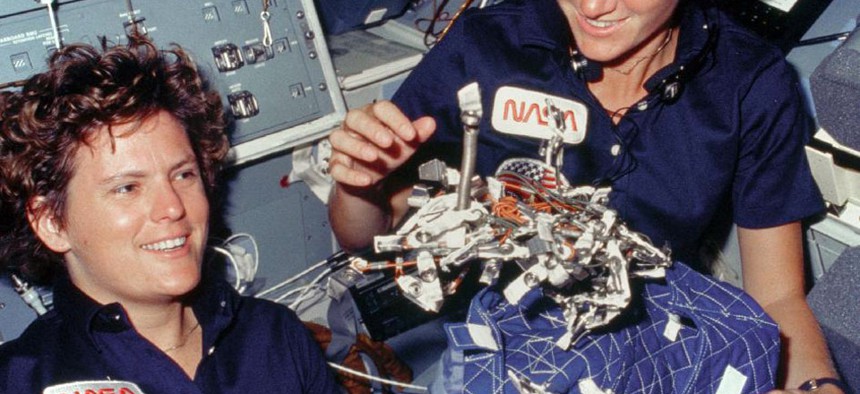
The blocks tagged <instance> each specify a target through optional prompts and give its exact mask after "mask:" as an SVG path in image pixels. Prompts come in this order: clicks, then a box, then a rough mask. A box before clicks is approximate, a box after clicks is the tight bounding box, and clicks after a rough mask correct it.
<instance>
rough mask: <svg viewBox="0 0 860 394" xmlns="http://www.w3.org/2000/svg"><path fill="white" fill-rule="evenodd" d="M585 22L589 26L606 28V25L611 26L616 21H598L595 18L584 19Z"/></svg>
mask: <svg viewBox="0 0 860 394" xmlns="http://www.w3.org/2000/svg"><path fill="white" fill-rule="evenodd" d="M585 22H586V23H588V24H589V25H591V26H594V27H599V28H606V27H609V26H612V25H614V24H615V23H616V22H615V21H599V20H595V19H585Z"/></svg>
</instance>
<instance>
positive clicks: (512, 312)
mask: <svg viewBox="0 0 860 394" xmlns="http://www.w3.org/2000/svg"><path fill="white" fill-rule="evenodd" d="M640 283H642V284H644V285H641V286H639V285H638V284H640ZM632 285H633V286H634V287H633V289H634V294H636V295H634V301H633V302H632V303H631V304H630V305H629V306H628V309H627V311H626V312H625V313H624V314H622V315H621V316H618V317H616V320H617V321H613V322H611V323H610V325H609V326H607V327H605V328H601V329H600V330H595V331H594V332H591V333H589V334H588V335H586V336H584V337H582V338H580V339H579V341H577V342H576V343H574V344H573V345H571V348H570V349H569V350H564V349H562V348H560V347H558V346H556V344H555V342H556V340H557V339H558V338H559V337H560V336H561V335H562V334H563V333H564V332H565V330H566V329H565V319H564V317H563V316H562V313H561V310H560V308H559V307H558V306H556V305H555V304H554V303H553V301H551V300H549V298H547V297H543V296H542V293H541V290H540V289H539V288H538V289H534V290H532V291H531V292H529V293H528V294H527V295H526V296H525V297H523V299H522V300H521V301H520V302H519V305H512V304H510V303H508V302H507V301H506V300H505V298H504V296H503V295H502V294H501V290H500V289H498V288H497V287H496V286H490V287H487V288H485V289H483V290H482V291H481V292H480V293H478V295H476V296H475V298H473V299H472V302H471V306H470V308H469V313H468V317H467V319H466V322H465V323H458V324H449V325H447V326H446V331H447V334H448V345H449V346H448V350H447V351H446V353H445V354H444V356H443V360H442V369H443V371H442V375H441V376H440V378H441V380H440V381H437V382H434V385H433V386H432V387H431V391H433V392H445V393H474V394H489V393H492V394H496V393H518V391H517V389H516V387H515V386H514V382H513V381H512V380H511V378H510V377H509V376H510V375H514V376H516V377H518V378H519V379H520V380H522V378H527V379H528V380H530V381H531V382H533V383H535V384H537V385H543V386H542V387H543V388H544V390H546V392H548V393H554V394H561V393H583V394H595V393H609V392H610V390H611V392H612V393H614V394H620V393H625V394H629V393H691V394H692V393H696V394H698V393H719V394H736V393H764V392H766V391H768V390H770V389H773V388H774V379H775V376H776V370H777V365H778V361H779V349H780V344H779V330H778V327H777V325H776V324H775V323H774V322H773V321H772V320H771V319H770V317H768V316H767V315H766V314H765V312H764V311H763V310H762V309H761V307H760V306H759V305H758V304H757V303H756V302H755V301H754V300H753V299H752V298H751V297H750V296H749V295H747V294H746V293H744V292H743V291H741V290H740V289H738V288H736V287H734V286H732V285H729V284H726V283H723V282H719V281H717V280H715V279H713V278H710V277H707V276H705V275H703V274H700V273H698V272H696V271H693V270H692V269H690V268H689V267H687V266H686V265H683V264H681V263H678V262H676V263H674V264H673V266H672V267H671V268H669V269H667V270H666V279H665V281H663V280H659V281H656V280H649V279H636V280H634V281H633V283H632ZM636 286H639V287H638V288H637V287H636Z"/></svg>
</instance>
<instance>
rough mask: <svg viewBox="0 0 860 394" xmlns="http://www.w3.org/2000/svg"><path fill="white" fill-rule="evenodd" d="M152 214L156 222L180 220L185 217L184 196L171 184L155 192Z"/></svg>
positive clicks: (168, 183)
mask: <svg viewBox="0 0 860 394" xmlns="http://www.w3.org/2000/svg"><path fill="white" fill-rule="evenodd" d="M151 214H152V219H153V220H154V221H156V222H160V221H162V220H169V221H174V220H179V219H181V218H183V217H184V216H185V202H184V201H183V199H182V195H181V194H180V193H179V192H178V191H177V190H176V189H175V188H174V185H172V184H171V183H170V182H166V184H164V185H162V186H161V187H158V188H156V189H155V190H153V196H152V212H151Z"/></svg>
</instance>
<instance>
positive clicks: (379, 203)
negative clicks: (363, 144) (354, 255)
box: [328, 183, 392, 252]
mask: <svg viewBox="0 0 860 394" xmlns="http://www.w3.org/2000/svg"><path fill="white" fill-rule="evenodd" d="M328 211H329V220H330V221H331V228H332V231H333V232H334V235H335V239H337V242H338V244H340V246H341V247H342V248H343V249H344V250H346V251H349V252H356V251H359V250H361V249H364V248H367V247H368V246H370V245H371V244H372V243H373V237H374V236H375V235H378V234H383V233H385V232H387V231H388V230H389V229H390V228H391V223H392V220H391V216H392V212H391V207H390V206H389V203H388V201H387V199H386V198H385V196H384V194H383V191H382V188H381V187H371V188H363V189H362V188H354V187H349V186H345V185H342V184H339V183H335V186H334V188H332V192H331V196H330V198H329V206H328Z"/></svg>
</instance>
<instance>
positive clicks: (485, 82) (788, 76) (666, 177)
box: [392, 0, 824, 262]
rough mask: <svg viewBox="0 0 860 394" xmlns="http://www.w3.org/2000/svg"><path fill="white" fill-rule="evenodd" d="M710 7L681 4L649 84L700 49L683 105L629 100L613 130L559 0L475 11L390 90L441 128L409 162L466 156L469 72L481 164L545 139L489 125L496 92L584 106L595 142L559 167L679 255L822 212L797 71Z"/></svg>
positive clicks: (568, 153)
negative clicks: (478, 117)
mask: <svg viewBox="0 0 860 394" xmlns="http://www.w3.org/2000/svg"><path fill="white" fill-rule="evenodd" d="M701 3H703V2H699V1H682V2H681V4H682V16H681V18H680V20H681V22H680V28H679V34H680V36H679V43H678V49H677V52H676V57H675V58H676V62H675V63H673V64H671V65H669V66H667V67H666V68H665V69H663V70H660V71H659V72H658V73H657V74H656V75H654V76H653V77H652V78H651V79H650V80H649V81H647V82H646V87H647V88H649V89H654V86H655V85H657V84H658V83H659V82H660V81H661V80H662V79H664V78H666V77H667V76H669V75H672V74H674V73H675V71H677V70H678V69H679V68H680V67H681V66H682V65H686V64H691V63H693V59H698V58H699V55H700V54H702V53H704V54H705V55H703V56H704V57H703V59H704V61H703V62H701V64H702V67H701V69H700V70H699V71H698V72H697V73H696V74H695V75H693V76H692V77H690V78H689V80H688V81H686V82H685V83H684V84H683V86H684V89H683V92H682V94H681V95H680V98H679V100H678V101H676V102H675V103H671V104H670V103H667V102H664V101H662V100H660V99H659V98H658V92H656V91H652V92H650V93H649V95H648V96H647V97H645V98H643V99H642V101H641V102H642V103H645V104H647V105H646V106H645V107H647V108H644V109H640V108H631V109H630V111H629V112H628V113H627V114H626V115H625V116H624V118H623V120H622V121H621V122H620V123H619V124H618V125H617V126H615V125H613V124H612V122H611V119H610V117H609V116H608V115H607V113H606V112H605V110H604V109H603V108H602V107H601V106H600V104H599V103H598V102H597V101H596V99H595V98H594V97H593V95H592V94H591V93H590V92H589V91H588V88H587V85H586V83H585V82H584V81H583V79H581V78H580V77H578V76H577V75H576V74H575V73H574V72H573V71H572V69H571V67H570V64H569V61H570V55H569V50H568V48H569V47H570V39H569V31H570V30H569V28H568V26H567V21H566V20H565V19H564V17H563V14H562V11H561V10H560V8H559V6H558V4H557V0H508V1H505V2H503V3H501V4H499V5H497V6H493V7H487V8H485V9H482V10H470V11H467V12H466V13H464V15H463V16H462V17H461V18H460V19H459V20H458V22H457V23H455V25H454V26H453V27H452V28H451V30H450V31H449V32H448V34H447V35H446V36H445V37H444V39H442V41H441V42H440V43H439V44H438V45H437V46H435V47H434V48H433V49H432V50H431V51H430V52H429V53H428V54H427V56H426V57H425V58H424V60H423V61H422V62H421V63H420V64H419V65H418V66H417V67H416V68H415V70H414V71H413V72H412V73H411V74H410V76H409V77H408V78H407V79H406V80H405V81H404V83H403V84H402V85H401V87H400V89H399V90H398V92H397V93H396V94H395V95H394V97H393V99H392V100H393V101H394V102H395V103H396V104H397V105H398V106H400V107H401V108H402V109H403V110H404V112H405V113H406V114H407V115H408V116H410V117H411V118H417V117H419V116H424V115H431V116H433V117H434V118H435V119H436V122H437V125H438V130H437V132H436V134H435V135H434V137H433V138H432V139H431V141H430V143H428V144H425V145H424V146H422V148H421V149H420V151H419V153H418V154H417V155H416V156H415V159H414V160H413V163H412V164H413V165H417V164H420V163H423V162H425V161H427V160H428V159H430V158H441V159H443V160H445V161H447V162H448V163H449V165H452V166H458V164H457V163H458V162H459V159H460V154H461V153H460V152H461V151H462V149H461V144H462V143H461V135H462V128H461V125H460V121H459V109H458V107H457V99H456V97H457V96H456V92H457V90H458V89H459V88H461V87H462V86H464V85H466V84H467V83H470V82H478V84H479V86H480V88H481V93H482V104H483V108H484V111H483V120H482V123H481V131H480V135H479V147H478V155H477V158H478V159H477V160H478V163H477V172H478V173H479V174H480V175H482V176H488V175H492V174H493V173H494V172H495V170H496V169H497V168H498V166H499V164H500V163H501V162H502V161H503V160H505V159H507V158H511V157H533V158H538V156H537V155H538V145H537V144H538V142H536V141H534V140H528V139H524V138H516V137H511V136H508V135H504V134H500V133H498V132H496V131H494V130H493V129H492V128H491V122H490V119H492V115H493V113H494V111H496V109H495V108H493V99H494V97H495V94H496V92H497V90H498V89H499V88H500V87H504V86H515V87H519V88H523V89H527V90H531V91H537V92H543V93H546V94H550V95H554V96H559V97H565V98H570V99H573V100H576V101H578V102H581V103H582V104H584V105H585V107H586V108H587V111H588V116H589V121H588V124H587V127H586V137H585V141H584V142H583V143H582V144H580V145H577V146H568V147H567V148H566V150H565V157H564V165H563V168H562V171H563V172H564V174H565V175H566V176H567V178H568V179H569V180H570V182H571V183H572V184H575V185H582V184H590V183H602V184H606V183H611V186H612V190H613V191H612V194H611V195H610V199H611V201H610V206H612V207H613V208H614V209H616V210H618V211H619V214H620V216H621V217H622V218H623V219H624V220H625V222H626V223H627V224H628V225H629V227H630V228H632V229H636V231H639V232H642V233H645V234H647V235H648V236H649V237H651V239H652V240H653V241H654V244H655V245H657V246H662V245H664V244H665V243H666V242H668V243H669V244H670V246H671V248H672V250H673V256H674V257H676V258H677V259H679V260H682V261H691V262H693V261H699V258H698V255H697V251H698V249H699V247H700V245H701V243H702V242H703V236H704V235H705V234H707V233H708V231H709V230H712V229H715V228H717V229H720V230H723V231H725V230H726V229H727V228H728V225H730V223H731V221H732V220H733V221H734V222H735V223H737V224H738V225H740V226H742V227H748V228H766V227H771V226H776V225H781V224H785V223H789V222H793V221H796V220H800V219H803V218H806V217H808V216H810V215H813V214H815V213H818V212H821V211H822V210H823V208H824V203H823V200H822V198H821V195H820V193H819V191H818V189H817V186H816V185H815V183H814V180H813V178H812V176H811V173H810V170H809V165H808V163H807V161H806V157H805V153H804V144H805V143H806V142H807V140H808V138H809V137H810V135H811V132H812V130H813V123H812V121H811V118H810V116H809V115H808V114H807V113H806V112H805V107H804V106H803V103H802V96H803V95H802V93H801V89H800V85H799V83H798V80H797V77H796V76H795V75H794V73H793V70H792V69H791V67H790V66H789V64H788V63H787V62H786V61H785V59H784V57H783V55H782V53H781V52H780V51H779V49H778V48H776V47H773V46H771V45H769V44H767V43H765V42H764V41H762V40H761V39H759V38H757V37H756V36H755V35H753V34H752V33H749V32H747V31H745V30H743V29H742V28H741V27H739V26H737V25H736V24H735V23H734V22H732V21H730V20H729V18H728V17H727V16H725V15H723V14H722V13H720V12H718V11H716V10H713V9H705V8H701V7H702V6H701ZM705 24H710V25H711V28H710V29H708V30H705V29H703V28H702V26H704V25H705ZM709 32H712V33H709ZM711 34H713V36H711ZM709 37H713V39H711V41H709ZM708 42H712V43H713V44H711V45H707V43H708ZM578 126H579V127H583V125H578ZM616 144H620V145H621V147H622V150H621V152H622V154H621V155H619V156H617V157H615V156H612V154H611V153H610V151H611V150H612V146H613V145H616ZM404 171H412V167H410V166H406V167H404ZM411 176H413V177H414V175H411ZM720 220H723V221H725V222H724V223H723V222H720V223H717V222H718V221H720Z"/></svg>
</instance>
